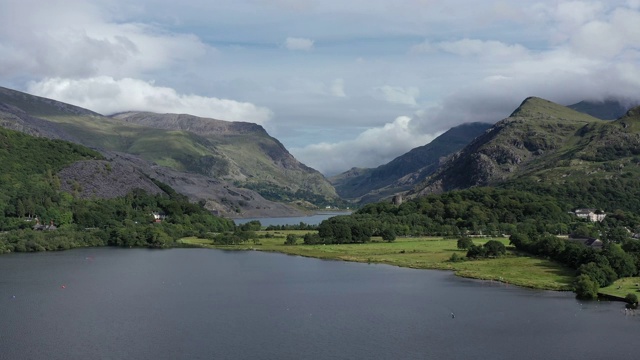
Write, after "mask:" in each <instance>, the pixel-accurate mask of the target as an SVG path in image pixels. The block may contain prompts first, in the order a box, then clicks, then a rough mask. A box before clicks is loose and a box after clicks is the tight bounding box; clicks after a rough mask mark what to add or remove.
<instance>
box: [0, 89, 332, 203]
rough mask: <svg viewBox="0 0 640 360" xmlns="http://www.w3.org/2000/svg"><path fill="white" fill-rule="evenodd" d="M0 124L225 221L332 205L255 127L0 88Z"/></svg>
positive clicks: (315, 179) (311, 174) (319, 181)
mask: <svg viewBox="0 0 640 360" xmlns="http://www.w3.org/2000/svg"><path fill="white" fill-rule="evenodd" d="M0 125H1V126H3V127H6V128H10V129H14V130H18V131H21V132H24V133H27V134H31V135H36V136H41V137H48V138H52V139H63V140H68V141H71V142H74V143H77V144H81V145H84V146H87V147H89V148H92V149H96V150H99V151H100V152H101V153H102V154H103V155H104V156H105V158H106V159H107V160H109V161H113V162H118V163H120V164H122V165H123V166H125V167H132V168H135V169H137V170H139V171H140V172H142V173H143V174H145V175H146V176H149V177H151V178H154V179H157V180H159V181H162V182H165V183H167V184H170V185H171V186H173V187H174V188H175V190H176V191H178V192H180V193H182V194H185V195H187V196H188V197H189V198H190V199H191V200H192V201H203V202H205V203H206V204H207V207H208V208H209V209H211V210H215V211H217V212H219V213H221V214H224V215H228V216H285V215H295V214H300V213H301V211H300V209H299V208H297V207H292V206H290V205H287V204H282V203H277V202H273V201H271V200H278V201H280V202H283V203H293V202H297V203H300V204H306V205H308V206H310V205H309V201H311V202H312V203H315V205H324V203H325V202H328V203H333V202H335V201H337V194H336V193H335V190H334V188H333V187H332V186H331V184H330V183H329V182H328V181H327V180H326V179H325V178H324V177H323V176H322V175H321V174H320V173H319V172H317V171H315V170H313V169H311V168H309V167H307V166H305V165H304V164H301V163H299V162H298V161H297V160H296V159H295V158H294V157H293V156H292V155H291V154H290V153H289V152H288V151H287V150H286V149H285V148H284V146H282V144H281V143H280V142H279V141H277V140H276V139H274V138H272V137H271V136H269V135H268V134H267V132H266V131H265V130H264V129H263V128H262V127H261V126H259V125H257V124H251V123H242V122H239V123H235V122H226V121H221V120H214V119H205V118H198V117H195V116H189V115H172V114H164V115H159V114H152V113H138V112H137V113H123V114H117V115H115V116H112V117H107V116H103V115H100V114H98V113H95V112H92V111H90V110H86V109H82V108H80V107H77V106H73V105H69V104H64V103H61V102H57V101H54V100H51V99H46V98H42V97H37V96H33V95H29V94H26V93H22V92H18V91H15V90H11V89H6V88H0ZM260 194H264V195H265V196H262V195H260ZM265 197H266V198H267V199H265Z"/></svg>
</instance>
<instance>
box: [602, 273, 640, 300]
mask: <svg viewBox="0 0 640 360" xmlns="http://www.w3.org/2000/svg"><path fill="white" fill-rule="evenodd" d="M599 293H600V294H604V295H608V296H612V297H617V298H620V299H624V297H625V296H627V294H636V295H638V297H640V277H629V278H622V279H618V280H616V281H615V282H614V283H613V284H611V285H609V286H607V287H604V288H601V289H600V291H599Z"/></svg>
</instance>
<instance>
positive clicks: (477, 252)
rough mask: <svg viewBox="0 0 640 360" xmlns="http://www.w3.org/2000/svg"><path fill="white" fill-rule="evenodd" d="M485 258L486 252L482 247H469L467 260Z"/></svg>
mask: <svg viewBox="0 0 640 360" xmlns="http://www.w3.org/2000/svg"><path fill="white" fill-rule="evenodd" d="M485 256H486V250H485V248H484V247H483V246H479V245H471V247H470V248H469V250H468V251H467V257H468V258H472V259H476V258H479V257H485Z"/></svg>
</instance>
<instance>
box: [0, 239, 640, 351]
mask: <svg viewBox="0 0 640 360" xmlns="http://www.w3.org/2000/svg"><path fill="white" fill-rule="evenodd" d="M622 309H623V305H622V304H621V303H615V302H588V303H581V302H579V301H576V300H575V299H574V298H573V295H572V294H570V293H559V292H549V291H533V290H527V289H522V288H517V287H513V286H506V285H501V284H497V283H492V282H483V281H475V280H466V279H460V278H457V277H455V276H454V275H453V274H452V273H450V272H441V271H425V270H412V269H403V268H396V267H392V266H386V265H367V264H361V263H348V262H338V261H324V260H317V259H309V258H302V257H295V256H287V255H282V254H273V253H261V252H257V251H245V252H229V251H219V250H206V249H172V250H143V249H111V248H99V249H81V250H71V251H65V252H56V253H36V254H11V255H4V256H0V320H1V321H0V358H1V359H579V360H584V359H614V358H617V359H624V358H635V357H636V356H637V354H638V349H640V346H639V345H638V341H639V340H638V334H640V331H639V330H638V329H639V328H640V316H628V315H625V314H624V312H623V311H622ZM452 312H453V313H455V318H452V316H451V313H452Z"/></svg>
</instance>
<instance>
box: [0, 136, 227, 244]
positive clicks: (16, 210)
mask: <svg viewBox="0 0 640 360" xmlns="http://www.w3.org/2000/svg"><path fill="white" fill-rule="evenodd" d="M80 162H82V163H86V162H94V163H97V164H99V166H97V167H96V169H97V171H96V172H95V173H93V174H88V175H89V177H90V178H91V179H94V181H96V182H100V181H101V179H102V178H104V177H105V176H104V174H103V173H102V171H106V172H111V171H116V170H115V169H114V168H112V166H111V164H110V163H108V162H106V161H104V160H103V157H102V155H100V154H99V153H98V152H96V151H94V150H91V149H88V148H86V147H83V146H81V145H77V144H73V143H70V142H66V141H62V140H49V139H46V138H37V137H33V136H30V135H26V134H23V133H20V132H17V131H13V130H8V129H4V128H0V164H2V172H1V173H0V254H2V253H6V252H15V251H44V250H61V249H68V248H73V247H81V246H103V245H118V246H148V247H167V246H172V245H173V244H175V242H176V241H177V240H178V239H179V238H181V237H183V236H191V235H196V234H199V233H204V232H206V231H225V230H230V229H233V223H232V222H231V221H229V220H224V219H220V218H217V217H214V216H213V215H211V214H210V212H209V211H207V210H205V209H204V208H202V207H201V206H200V205H197V204H191V203H190V202H189V201H188V200H187V199H186V198H185V197H183V196H180V195H179V194H176V193H175V191H173V190H172V189H171V188H170V187H168V186H166V185H164V184H161V183H157V185H158V186H159V187H161V188H162V189H163V190H164V193H162V194H158V195H153V194H149V193H146V192H144V191H142V190H139V189H138V190H133V191H131V192H130V193H128V194H126V195H125V196H121V197H117V198H111V199H98V198H90V199H87V198H83V197H80V196H78V194H77V193H76V192H75V191H70V192H64V191H62V190H61V189H62V187H63V186H62V185H63V184H62V182H64V181H65V179H64V178H62V177H60V176H59V174H60V173H61V172H62V171H67V170H68V169H70V168H71V167H73V165H75V164H78V163H80ZM152 212H160V213H163V214H165V215H166V216H167V217H168V219H170V221H167V222H166V223H162V224H152V223H151V219H152V215H151V214H152ZM48 225H53V226H50V227H49V226H48ZM45 226H46V227H45ZM42 227H44V229H43V231H36V230H40V229H42Z"/></svg>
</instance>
